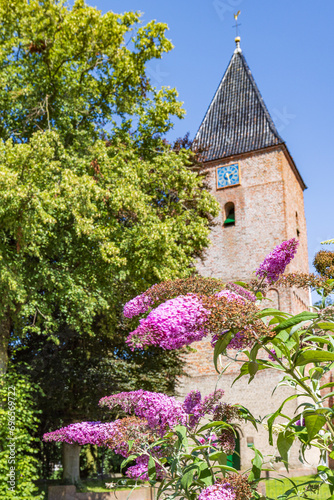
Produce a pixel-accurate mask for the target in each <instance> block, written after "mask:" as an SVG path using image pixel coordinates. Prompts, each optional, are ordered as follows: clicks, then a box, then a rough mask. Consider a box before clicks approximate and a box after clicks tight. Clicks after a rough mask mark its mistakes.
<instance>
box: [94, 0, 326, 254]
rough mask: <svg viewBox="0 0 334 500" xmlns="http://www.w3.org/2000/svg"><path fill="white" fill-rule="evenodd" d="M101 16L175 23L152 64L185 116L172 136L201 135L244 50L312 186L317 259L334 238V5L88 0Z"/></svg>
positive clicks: (309, 206)
mask: <svg viewBox="0 0 334 500" xmlns="http://www.w3.org/2000/svg"><path fill="white" fill-rule="evenodd" d="M87 2H88V3H89V4H90V5H93V6H96V7H97V8H99V9H101V10H102V11H103V12H106V11H107V10H112V11H114V12H117V13H121V12H125V11H128V10H137V11H141V12H143V21H144V22H146V21H150V20H151V19H156V20H158V21H161V22H165V23H167V24H168V26H169V32H168V37H169V38H170V39H171V40H172V42H173V44H174V47H175V48H174V50H173V51H172V52H171V53H169V54H167V55H165V56H164V58H163V59H162V60H161V61H158V62H153V63H151V64H150V65H149V75H150V77H151V78H152V80H153V83H155V84H156V85H157V86H160V85H169V86H171V87H176V89H177V90H178V92H179V96H180V100H182V101H183V102H184V107H185V109H186V111H187V114H186V117H185V119H183V120H181V121H178V122H177V123H176V124H175V128H174V130H173V132H172V133H171V135H170V139H173V138H175V137H178V136H183V135H184V134H185V133H186V132H188V131H189V132H190V136H191V138H193V137H194V135H195V133H196V131H197V128H198V127H199V125H200V123H201V120H202V118H203V116H204V113H205V111H206V109H207V107H208V105H209V103H210V101H211V98H212V97H213V94H214V92H215V90H216V88H217V85H218V83H219V81H220V79H221V77H222V75H223V73H224V71H225V69H226V67H227V64H228V62H229V60H230V57H231V56H232V53H233V50H234V48H235V43H234V37H235V30H234V29H233V28H232V26H233V24H234V19H233V13H234V12H236V11H237V10H239V9H240V10H241V15H240V17H239V22H240V23H241V26H240V35H241V48H242V50H243V53H244V55H245V57H246V59H247V62H248V64H249V66H250V69H251V71H252V73H253V76H254V78H255V81H256V82H257V84H258V87H259V89H260V91H261V93H262V96H263V98H264V100H265V103H266V105H267V107H268V109H269V112H270V113H271V115H272V118H273V119H274V121H275V123H276V126H277V128H278V130H279V132H280V134H281V136H282V137H283V139H284V140H285V141H286V143H287V146H288V148H289V150H290V152H291V154H292V156H293V157H294V159H295V162H296V164H297V166H298V169H299V170H300V172H301V174H302V176H303V178H304V181H305V183H306V185H307V186H308V189H307V190H306V191H305V208H306V219H307V224H308V241H309V256H310V262H312V258H313V255H314V254H315V252H316V251H318V250H319V249H320V248H321V245H320V241H323V240H325V239H329V238H334V100H333V92H334V85H333V81H334V1H333V0H320V1H319V0H318V1H317V2H314V1H310V0H293V1H291V0H280V1H268V0H252V1H251V0H206V1H205V0H193V1H191V2H188V1H184V0H183V1H182V0H168V1H166V0H160V1H159V0H155V1H153V0H151V1H149V0H95V1H94V0H87Z"/></svg>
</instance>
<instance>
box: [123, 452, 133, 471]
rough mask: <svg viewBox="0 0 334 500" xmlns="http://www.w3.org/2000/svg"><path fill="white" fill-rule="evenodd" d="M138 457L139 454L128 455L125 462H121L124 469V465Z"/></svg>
mask: <svg viewBox="0 0 334 500" xmlns="http://www.w3.org/2000/svg"><path fill="white" fill-rule="evenodd" d="M136 458H137V455H130V456H128V457H127V458H126V459H125V460H123V462H122V463H121V469H124V467H125V466H126V465H127V464H128V463H129V462H132V461H133V460H135V459H136Z"/></svg>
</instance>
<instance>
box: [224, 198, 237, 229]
mask: <svg viewBox="0 0 334 500" xmlns="http://www.w3.org/2000/svg"><path fill="white" fill-rule="evenodd" d="M224 212H225V214H224V216H225V220H224V226H234V224H235V209H234V203H232V202H231V201H229V202H228V203H226V205H225V207H224Z"/></svg>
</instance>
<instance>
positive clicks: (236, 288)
mask: <svg viewBox="0 0 334 500" xmlns="http://www.w3.org/2000/svg"><path fill="white" fill-rule="evenodd" d="M226 288H227V289H228V290H231V291H232V292H235V293H236V294H238V295H240V296H241V297H243V298H244V299H246V300H249V301H250V302H256V296H255V295H254V293H252V292H250V291H249V290H246V288H244V287H243V286H240V285H237V284H236V283H227V284H226Z"/></svg>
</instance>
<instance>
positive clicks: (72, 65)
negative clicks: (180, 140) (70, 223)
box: [0, 0, 183, 148]
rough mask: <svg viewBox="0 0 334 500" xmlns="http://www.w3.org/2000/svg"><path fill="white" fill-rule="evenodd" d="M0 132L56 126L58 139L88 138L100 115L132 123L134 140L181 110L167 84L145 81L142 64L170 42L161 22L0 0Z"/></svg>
mask: <svg viewBox="0 0 334 500" xmlns="http://www.w3.org/2000/svg"><path fill="white" fill-rule="evenodd" d="M0 18H1V27H0V30H1V36H0V47H1V51H0V79H1V86H0V87H1V88H0V109H1V116H0V136H1V137H2V138H3V139H8V138H9V137H11V138H13V139H14V140H15V141H16V142H22V141H26V140H27V139H29V138H31V137H32V134H33V133H34V132H36V131H40V130H47V129H50V128H52V129H57V130H58V132H59V134H60V136H61V137H62V140H63V143H64V144H65V145H66V146H69V145H75V146H78V145H81V146H82V147H83V148H85V147H86V146H87V144H92V143H93V142H94V141H95V140H96V139H97V138H98V137H99V134H100V133H101V131H103V130H104V127H105V125H106V124H107V123H115V121H117V124H118V127H119V126H120V124H127V126H129V124H130V123H131V118H132V117H136V120H135V121H136V129H135V130H134V132H136V133H138V134H139V135H138V137H139V138H140V140H141V141H142V140H143V137H144V136H145V137H146V138H149V137H150V136H152V134H156V133H164V132H166V130H168V129H169V128H170V126H171V121H170V116H171V115H176V116H179V117H180V116H182V114H183V111H182V109H181V105H180V103H179V102H178V101H177V99H176V97H177V94H176V91H175V90H174V89H169V88H163V89H161V90H157V89H155V88H153V87H152V85H151V83H150V81H149V79H148V77H147V75H146V64H147V62H149V61H150V60H152V59H160V58H161V57H162V55H163V54H164V53H165V52H168V51H170V50H171V48H172V44H171V42H170V41H169V40H168V39H167V38H166V37H165V31H166V29H167V26H166V25H165V24H163V23H157V22H155V21H151V22H149V23H148V24H147V25H145V26H142V25H141V23H140V14H138V13H135V12H127V13H125V14H122V15H119V14H115V13H113V12H111V11H110V12H107V13H106V14H104V15H102V14H101V12H100V11H99V10H97V9H96V8H93V7H89V6H87V5H86V4H85V2H84V1H83V0H77V1H75V2H74V5H73V8H69V6H68V4H67V2H65V1H64V0H33V1H28V0H12V1H11V2H7V1H6V0H1V1H0Z"/></svg>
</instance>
